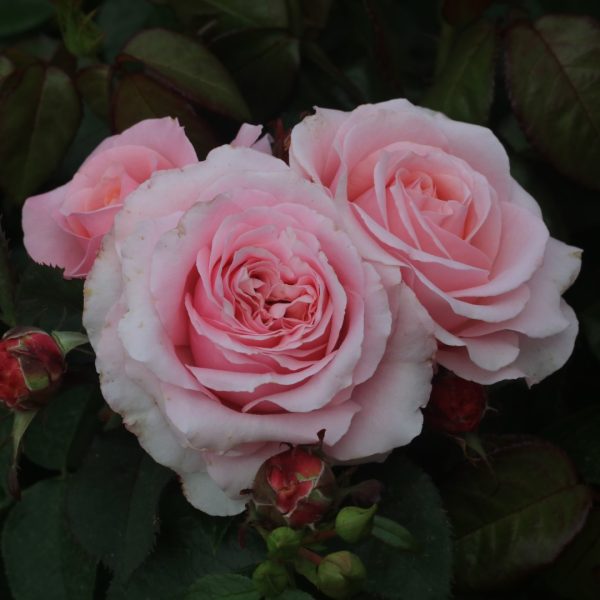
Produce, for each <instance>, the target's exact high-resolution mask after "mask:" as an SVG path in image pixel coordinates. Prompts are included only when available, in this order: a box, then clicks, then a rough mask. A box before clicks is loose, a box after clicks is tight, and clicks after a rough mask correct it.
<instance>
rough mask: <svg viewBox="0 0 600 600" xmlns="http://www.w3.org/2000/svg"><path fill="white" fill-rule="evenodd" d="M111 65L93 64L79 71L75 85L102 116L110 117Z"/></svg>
mask: <svg viewBox="0 0 600 600" xmlns="http://www.w3.org/2000/svg"><path fill="white" fill-rule="evenodd" d="M110 74H111V72H110V67H109V66H108V65H93V66H91V67H87V68H86V69H83V70H81V71H79V73H78V74H77V78H76V79H75V85H76V86H77V89H78V90H79V93H80V94H81V96H82V97H83V100H84V101H85V103H86V104H87V105H88V106H89V107H90V108H91V109H92V110H93V111H94V113H95V114H96V115H98V116H99V117H100V118H103V119H106V118H108V113H109V108H110V99H109V88H110Z"/></svg>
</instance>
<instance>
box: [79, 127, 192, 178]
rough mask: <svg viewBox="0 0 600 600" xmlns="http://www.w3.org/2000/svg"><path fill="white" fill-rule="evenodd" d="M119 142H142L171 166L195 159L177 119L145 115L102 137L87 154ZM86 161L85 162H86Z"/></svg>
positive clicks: (99, 152)
mask: <svg viewBox="0 0 600 600" xmlns="http://www.w3.org/2000/svg"><path fill="white" fill-rule="evenodd" d="M119 146H142V147H144V148H150V149H152V150H154V151H155V152H157V153H158V154H161V155H162V156H164V157H165V158H166V159H167V160H168V161H169V162H170V163H171V164H172V165H173V166H178V167H183V166H185V165H190V164H193V163H196V162H198V157H197V155H196V151H195V150H194V147H193V146H192V144H191V142H190V141H189V140H188V138H187V137H186V135H185V130H184V128H183V127H181V126H180V125H179V122H178V121H177V119H172V118H171V117H164V118H162V119H146V120H144V121H140V122H139V123H136V124H135V125H133V126H131V127H129V129H126V130H125V131H123V132H122V133H120V134H117V135H113V136H112V137H109V138H107V139H105V140H104V141H103V142H102V143H101V144H100V145H99V146H98V147H97V148H96V149H95V150H94V151H93V152H92V153H91V154H90V156H89V157H88V158H87V161H90V160H91V159H92V158H94V157H96V156H98V155H99V154H101V153H102V152H105V151H106V150H109V149H111V148H117V147H119ZM87 161H86V162H87Z"/></svg>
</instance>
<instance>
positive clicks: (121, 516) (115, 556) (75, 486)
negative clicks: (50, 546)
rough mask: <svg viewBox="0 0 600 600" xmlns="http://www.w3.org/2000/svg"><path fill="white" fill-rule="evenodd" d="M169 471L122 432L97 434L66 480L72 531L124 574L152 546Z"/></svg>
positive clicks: (82, 542) (139, 560) (118, 572)
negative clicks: (72, 473) (75, 469)
mask: <svg viewBox="0 0 600 600" xmlns="http://www.w3.org/2000/svg"><path fill="white" fill-rule="evenodd" d="M171 477H172V472H171V471H169V470H168V469H166V468H164V467H162V466H160V465H158V464H157V463H155V462H154V461H153V460H152V459H151V458H150V457H149V456H148V455H147V454H146V453H145V452H143V451H142V450H141V449H140V448H139V446H138V444H137V442H136V441H135V440H134V439H133V438H132V437H130V436H128V435H127V436H125V435H122V432H121V431H116V432H115V433H114V434H111V435H105V436H104V437H102V438H97V439H96V441H95V443H94V445H93V446H92V448H91V450H90V452H89V453H88V456H87V457H86V459H85V461H84V463H83V465H82V467H81V469H79V471H78V472H77V473H76V475H75V476H74V477H73V480H72V481H71V483H70V485H69V493H68V514H69V523H70V525H71V528H72V531H73V534H74V535H75V537H76V538H77V540H78V541H79V542H80V543H81V544H82V546H83V547H84V548H86V550H87V551H88V552H89V553H90V554H92V555H94V556H98V557H100V558H102V560H103V562H104V563H105V564H106V565H108V566H109V567H110V568H111V569H112V570H113V571H114V572H115V577H117V578H127V577H128V576H129V575H130V574H131V572H132V571H133V570H134V569H135V568H136V567H137V566H138V565H139V564H140V563H141V562H142V561H143V560H144V559H145V558H146V556H147V555H148V554H149V553H150V551H151V550H152V548H153V546H154V540H155V535H156V532H157V530H158V519H157V514H156V513H157V510H158V500H159V498H160V494H161V492H162V490H163V488H164V486H165V485H166V483H167V481H168V480H169V479H170V478H171Z"/></svg>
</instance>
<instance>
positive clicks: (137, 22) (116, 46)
mask: <svg viewBox="0 0 600 600" xmlns="http://www.w3.org/2000/svg"><path fill="white" fill-rule="evenodd" d="M160 8H161V7H159V6H157V5H156V4H155V3H153V2H151V1H150V0H126V2H123V0H103V2H101V3H100V6H99V7H98V16H97V18H96V22H97V23H98V27H100V29H101V31H102V32H103V33H104V42H103V44H102V46H103V49H104V54H105V56H106V60H107V61H108V62H112V61H113V60H114V59H115V58H116V57H117V55H118V54H119V52H120V51H121V49H122V48H123V46H124V45H125V44H126V43H127V42H128V41H129V40H130V39H131V38H132V37H133V36H134V35H135V34H136V33H137V32H138V31H140V30H142V29H145V28H147V27H157V26H158V25H161V24H162V22H163V21H164V20H165V18H164V15H162V14H161V13H162V11H160ZM161 17H163V18H162V19H161Z"/></svg>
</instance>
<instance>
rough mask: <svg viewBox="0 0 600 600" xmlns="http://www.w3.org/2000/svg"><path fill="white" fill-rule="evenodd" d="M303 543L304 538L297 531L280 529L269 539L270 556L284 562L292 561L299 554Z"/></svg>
mask: <svg viewBox="0 0 600 600" xmlns="http://www.w3.org/2000/svg"><path fill="white" fill-rule="evenodd" d="M301 543H302V536H301V535H300V534H299V533H298V532H297V531H294V530H293V529H290V528H289V527H278V528H277V529H274V530H273V531H271V533H270V534H269V535H268V537H267V549H268V551H269V556H270V557H273V558H282V559H284V560H287V559H292V558H294V557H295V556H296V554H298V550H299V549H300V545H301Z"/></svg>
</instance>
